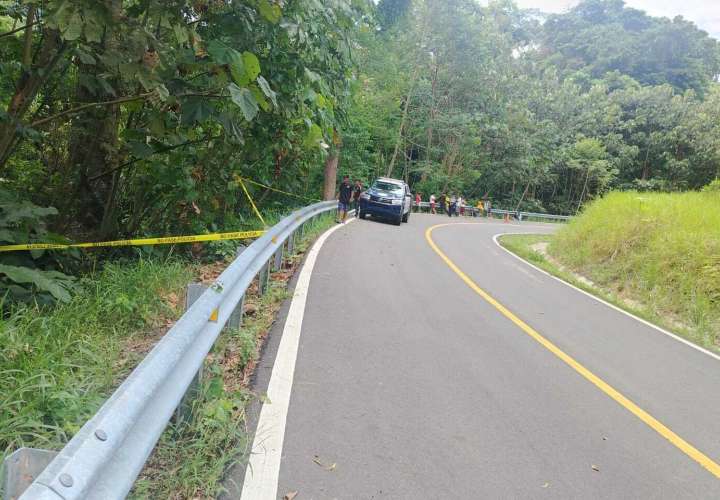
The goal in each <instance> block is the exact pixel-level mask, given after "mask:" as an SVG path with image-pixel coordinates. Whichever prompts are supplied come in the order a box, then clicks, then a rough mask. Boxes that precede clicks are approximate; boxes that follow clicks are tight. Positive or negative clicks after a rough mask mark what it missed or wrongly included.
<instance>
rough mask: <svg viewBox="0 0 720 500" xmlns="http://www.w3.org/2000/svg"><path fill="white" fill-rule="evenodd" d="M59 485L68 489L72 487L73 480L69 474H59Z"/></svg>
mask: <svg viewBox="0 0 720 500" xmlns="http://www.w3.org/2000/svg"><path fill="white" fill-rule="evenodd" d="M59 479H60V484H62V485H63V486H65V487H66V488H69V487H71V486H72V485H73V478H72V476H71V475H70V474H60V478H59Z"/></svg>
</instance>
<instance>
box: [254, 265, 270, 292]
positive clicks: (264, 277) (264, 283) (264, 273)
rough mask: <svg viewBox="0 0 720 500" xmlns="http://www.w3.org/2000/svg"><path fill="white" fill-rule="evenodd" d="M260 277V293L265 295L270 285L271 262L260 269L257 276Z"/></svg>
mask: <svg viewBox="0 0 720 500" xmlns="http://www.w3.org/2000/svg"><path fill="white" fill-rule="evenodd" d="M257 277H258V293H259V294H260V295H265V292H267V290H268V286H269V284H270V262H266V263H265V265H264V266H263V267H262V268H261V269H260V272H259V273H258V275H257Z"/></svg>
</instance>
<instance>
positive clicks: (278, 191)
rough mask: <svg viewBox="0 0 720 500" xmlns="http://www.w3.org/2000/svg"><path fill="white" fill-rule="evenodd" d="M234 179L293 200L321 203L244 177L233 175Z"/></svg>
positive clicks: (315, 199)
mask: <svg viewBox="0 0 720 500" xmlns="http://www.w3.org/2000/svg"><path fill="white" fill-rule="evenodd" d="M235 178H236V179H237V180H238V182H241V181H245V182H248V183H250V184H255V185H256V186H260V187H262V188H265V189H269V190H270V191H275V192H276V193H282V194H286V195H288V196H293V197H295V198H300V199H301V200H307V201H322V200H318V199H317V198H308V197H307V196H300V195H299V194H294V193H289V192H287V191H283V190H282V189H278V188H274V187H270V186H267V185H265V184H260V183H259V182H255V181H254V180H252V179H248V178H246V177H240V176H239V175H235Z"/></svg>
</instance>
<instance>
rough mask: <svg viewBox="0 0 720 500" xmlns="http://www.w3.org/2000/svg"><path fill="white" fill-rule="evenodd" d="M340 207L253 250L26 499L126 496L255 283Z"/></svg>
mask: <svg viewBox="0 0 720 500" xmlns="http://www.w3.org/2000/svg"><path fill="white" fill-rule="evenodd" d="M336 206H337V202H334V201H329V202H321V203H316V204H314V205H311V206H308V207H305V208H302V209H300V210H298V211H296V212H294V213H293V214H291V215H290V216H288V217H286V218H285V219H283V220H282V221H280V222H279V223H278V224H277V225H275V226H273V227H272V228H270V229H269V230H268V231H267V232H266V233H265V234H264V235H263V236H262V237H260V238H259V239H257V240H256V241H255V242H253V243H252V244H251V245H250V246H248V247H247V248H245V249H244V250H243V252H242V253H241V254H240V255H239V256H238V257H237V258H236V259H235V260H234V261H233V262H232V263H231V264H230V265H229V266H228V267H227V269H225V271H223V273H222V274H221V275H220V276H219V277H218V279H217V280H216V281H215V283H214V284H213V285H212V286H210V288H208V289H207V290H206V291H205V292H204V293H203V294H202V295H201V296H200V297H199V298H198V299H197V300H196V301H195V302H194V303H193V304H192V305H191V306H190V307H189V309H188V310H187V311H186V312H185V314H183V316H182V317H181V318H180V319H179V320H178V321H177V322H176V323H175V325H174V326H173V327H172V328H171V329H170V330H169V331H168V332H167V334H166V335H165V336H164V337H163V338H162V339H161V340H160V342H158V344H157V345H156V346H155V347H154V348H153V349H152V350H151V351H150V353H149V354H148V355H147V356H146V357H145V359H143V360H142V362H141V363H140V364H139V365H138V366H137V368H135V370H133V372H132V373H131V374H130V375H129V376H128V377H127V379H126V380H125V381H124V382H123V383H122V385H120V387H119V388H118V389H117V390H116V391H115V392H114V393H113V394H112V396H110V398H109V399H108V400H107V401H106V402H105V404H103V406H102V407H101V408H100V410H99V411H98V412H97V413H96V414H95V416H93V417H92V418H91V419H90V420H89V421H88V422H87V423H86V424H85V425H84V426H83V427H82V428H81V429H80V431H79V432H78V433H77V434H76V435H75V436H74V437H73V438H72V439H71V440H70V441H69V442H68V443H67V445H66V446H65V447H64V448H63V449H62V450H61V451H60V452H59V453H58V454H57V455H56V456H55V458H54V459H53V460H52V461H51V462H50V463H49V465H47V467H45V468H44V470H43V471H42V473H40V475H39V476H38V477H37V479H35V480H34V481H33V482H32V484H30V486H29V488H28V489H27V490H25V492H24V493H23V494H22V496H21V497H20V499H21V500H58V499H64V500H76V499H77V500H79V499H97V500H101V499H102V500H108V499H115V498H124V497H125V496H126V495H127V493H128V492H129V491H130V489H131V488H132V486H133V484H134V482H135V479H136V478H137V476H138V474H140V472H141V470H142V468H143V465H144V464H145V461H146V460H147V458H148V456H149V455H150V453H151V452H152V450H153V448H154V447H155V444H156V443H157V441H158V439H159V438H160V435H161V434H162V432H163V430H164V429H165V427H166V426H167V425H168V422H169V420H170V418H171V417H172V415H173V413H174V412H175V411H176V408H178V405H180V403H181V401H182V400H183V397H184V395H185V394H186V392H187V391H188V389H189V388H190V387H191V385H192V383H193V380H194V379H195V378H196V375H197V374H198V372H200V370H202V367H203V362H204V360H205V357H206V356H207V354H208V352H209V351H210V349H211V348H212V346H213V344H214V343H215V340H216V339H217V337H218V335H219V334H220V332H221V330H222V329H223V327H224V326H225V323H227V322H228V319H229V318H230V317H231V315H232V314H233V312H234V311H235V309H236V308H237V307H238V305H241V304H242V301H243V298H244V296H245V292H246V290H247V288H248V286H249V285H250V283H252V281H253V280H254V279H255V278H256V277H258V278H259V280H260V283H261V286H260V289H261V291H264V290H265V289H267V283H268V279H269V275H270V268H271V266H275V267H278V261H279V262H282V253H280V258H279V259H278V253H279V252H283V248H284V243H285V242H286V241H287V242H288V247H289V249H290V250H292V245H293V244H294V238H295V231H297V230H298V229H301V228H302V226H303V224H304V223H305V222H307V221H309V220H310V219H312V218H314V217H315V216H317V215H319V214H321V213H323V212H327V211H330V210H333V209H335V207H336ZM24 450H28V449H24ZM21 451H22V450H21ZM31 451H35V450H31ZM13 456H15V460H16V461H17V460H19V456H20V455H19V454H18V452H16V453H15V454H13V455H11V456H10V457H8V458H12V457H13ZM7 493H8V492H7V491H6V494H7Z"/></svg>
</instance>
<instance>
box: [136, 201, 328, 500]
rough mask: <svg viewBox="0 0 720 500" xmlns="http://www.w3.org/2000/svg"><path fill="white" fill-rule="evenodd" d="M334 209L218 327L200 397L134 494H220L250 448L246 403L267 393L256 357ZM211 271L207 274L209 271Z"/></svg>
mask: <svg viewBox="0 0 720 500" xmlns="http://www.w3.org/2000/svg"><path fill="white" fill-rule="evenodd" d="M333 223H334V218H333V216H332V215H326V216H322V217H319V218H318V219H316V220H315V221H314V222H313V223H310V224H306V228H305V233H304V235H303V237H302V238H299V237H298V240H297V241H296V246H295V253H294V254H293V255H288V256H286V258H285V262H284V263H283V267H282V269H279V270H277V271H275V272H273V273H271V275H270V287H269V289H268V292H267V293H266V294H265V295H262V296H259V295H258V293H257V287H256V284H253V286H252V287H251V288H250V289H248V292H247V294H246V299H245V305H244V313H245V316H244V318H243V322H242V325H241V327H240V329H233V330H229V331H226V332H223V334H221V335H220V337H219V338H218V341H217V342H216V344H215V346H214V347H213V350H212V352H211V354H210V355H209V356H208V358H207V360H206V362H205V369H204V371H203V377H202V384H201V391H200V397H199V398H198V399H197V400H196V401H195V402H194V404H193V407H192V411H191V413H190V418H189V419H187V420H180V421H178V422H171V425H170V426H169V427H168V428H167V429H166V431H165V432H164V434H163V435H162V437H161V438H160V442H159V443H158V445H157V446H156V447H155V451H154V452H153V454H152V456H151V457H150V460H149V461H148V463H147V464H146V467H145V469H144V471H143V473H142V474H141V476H140V478H139V479H138V481H137V482H136V484H135V487H134V489H133V491H132V493H131V495H130V497H131V498H136V499H141V498H177V499H183V498H217V496H218V495H219V494H220V493H221V492H222V491H224V487H223V479H224V477H225V473H226V472H227V471H228V470H229V469H230V468H231V467H232V466H233V465H235V464H237V463H238V461H244V460H245V459H247V458H248V456H249V452H250V449H249V446H250V445H251V444H252V443H251V441H249V439H248V433H247V432H246V420H245V408H246V405H247V404H248V403H249V402H250V401H251V400H252V399H254V398H263V397H264V395H262V394H256V393H254V392H253V391H252V387H251V386H252V383H251V382H252V378H253V374H254V370H255V365H256V362H257V360H258V357H259V356H260V353H261V351H262V349H263V346H264V342H265V338H266V337H267V335H268V333H269V332H270V328H271V327H272V325H273V323H274V322H275V317H276V315H277V312H278V310H279V309H280V306H281V305H282V303H283V301H284V300H285V299H286V298H288V296H289V292H288V282H289V281H290V279H291V278H292V276H293V274H294V272H295V270H296V268H297V267H298V265H299V264H300V262H301V261H302V258H303V254H304V253H305V251H306V250H307V249H308V248H309V247H310V245H311V244H312V243H313V242H314V240H315V239H316V237H317V236H318V235H319V234H320V233H322V232H323V231H325V230H326V229H327V228H328V227H330V226H331V225H333ZM213 278H214V274H213V273H211V274H209V275H207V276H205V279H206V280H207V279H213Z"/></svg>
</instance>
